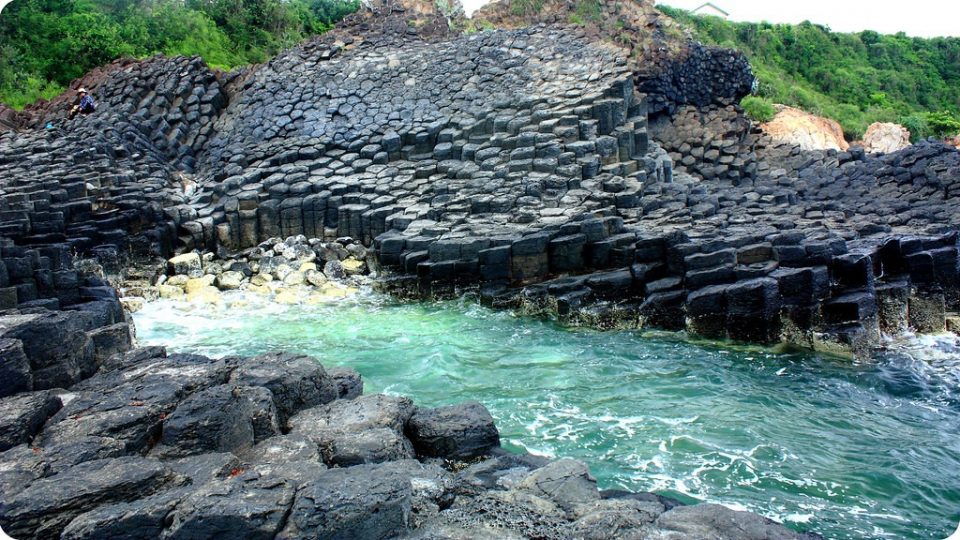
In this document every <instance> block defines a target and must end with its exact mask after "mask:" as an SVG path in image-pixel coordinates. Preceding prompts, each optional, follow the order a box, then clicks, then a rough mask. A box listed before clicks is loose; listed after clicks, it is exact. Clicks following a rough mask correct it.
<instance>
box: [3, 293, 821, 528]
mask: <svg viewBox="0 0 960 540" xmlns="http://www.w3.org/2000/svg"><path fill="white" fill-rule="evenodd" d="M110 303H111V304H112V305H113V306H114V307H115V308H119V304H118V303H117V301H116V299H113V300H112V302H110ZM88 313H92V312H84V311H62V312H51V311H46V310H42V309H41V308H34V309H33V310H32V311H29V312H28V310H24V312H23V313H21V314H4V315H0V328H2V331H3V337H2V340H0V342H2V343H3V347H4V366H7V365H8V364H9V363H10V362H11V361H12V360H11V359H13V358H14V357H17V358H21V359H24V360H25V361H26V362H27V363H26V365H27V366H28V367H29V368H31V369H30V370H28V371H26V372H25V373H24V374H23V376H24V377H26V383H24V384H20V385H19V386H15V387H5V388H4V389H3V395H2V396H0V493H2V494H3V496H2V497H0V527H2V528H3V530H4V531H5V532H6V533H7V534H9V535H11V536H12V537H14V538H37V539H71V540H79V539H87V538H89V539H100V538H129V539H140V538H142V539H155V538H266V539H273V538H278V539H280V538H282V539H297V538H303V539H306V538H354V539H379V538H451V539H452V538H503V537H504V535H508V536H511V537H526V538H557V539H563V538H585V537H589V538H598V539H600V538H611V539H612V538H623V537H624V536H625V535H626V536H631V535H632V536H638V537H655V538H677V539H680V538H718V539H719V538H729V537H732V536H731V535H734V536H736V537H738V538H756V539H758V540H759V539H761V538H764V539H767V538H782V539H796V538H804V537H805V536H801V535H799V534H797V533H794V532H792V531H789V530H788V529H785V528H783V527H782V526H780V525H778V524H776V523H773V522H771V521H769V520H767V519H764V518H761V517H759V516H757V515H755V514H750V513H746V512H735V511H733V510H729V509H727V508H724V507H722V506H716V505H697V506H690V507H688V506H683V505H680V504H679V503H678V502H677V501H674V500H672V499H668V498H664V497H660V496H657V495H654V494H649V493H627V492H611V491H600V490H599V489H598V487H597V484H596V481H595V480H594V478H593V477H592V476H590V473H589V471H588V469H587V467H586V466H585V465H584V464H582V463H579V462H576V461H573V460H563V459H561V460H558V461H549V460H546V459H543V458H537V457H534V456H530V455H518V454H511V453H508V452H505V451H503V450H501V449H500V437H499V433H498V431H497V428H496V426H495V425H494V420H493V418H492V416H491V415H490V413H489V412H488V411H487V410H486V409H485V408H484V407H483V406H482V405H481V404H479V403H476V402H467V403H461V404H455V405H448V406H444V407H439V408H428V407H420V406H417V405H415V404H414V403H413V402H412V401H410V400H409V399H407V398H404V397H398V396H390V395H383V394H363V380H362V378H361V376H360V374H358V373H357V372H355V371H354V370H352V369H349V368H325V367H324V366H323V365H322V364H321V363H320V362H319V361H318V360H317V359H315V358H311V357H308V356H303V355H298V354H291V353H269V354H265V355H261V356H258V357H254V358H237V357H227V358H223V359H211V358H206V357H203V356H197V355H188V354H170V355H168V354H167V353H166V351H165V350H164V349H163V348H162V347H149V348H141V349H131V348H130V342H129V340H127V341H125V342H122V343H117V344H114V346H112V347H106V346H105V345H104V344H103V343H102V342H101V340H99V339H98V338H97V332H98V330H100V329H109V328H111V327H110V326H106V327H98V328H96V327H95V325H96V324H98V323H103V322H109V321H96V320H95V319H94V318H93V317H91V316H88ZM91 327H95V328H93V329H90V328H91ZM51 332H58V333H59V335H58V336H57V337H58V338H62V339H51ZM11 351H13V352H11ZM108 352H111V354H109V355H108V356H104V355H105V354H107V353H108ZM53 374H58V375H59V376H56V377H53ZM30 375H33V380H32V381H31V380H30ZM3 380H4V381H5V382H6V381H8V380H9V379H7V378H4V379H3ZM743 531H747V532H746V533H744V532H743ZM744 534H746V536H744Z"/></svg>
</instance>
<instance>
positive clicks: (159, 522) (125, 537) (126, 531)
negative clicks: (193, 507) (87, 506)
mask: <svg viewBox="0 0 960 540" xmlns="http://www.w3.org/2000/svg"><path fill="white" fill-rule="evenodd" d="M194 490H195V488H194V487H187V488H176V489H171V490H169V491H162V492H160V493H157V494H155V495H151V496H149V497H145V498H143V499H140V500H136V501H130V502H120V503H114V504H105V505H103V506H100V507H98V508H96V509H94V510H91V511H89V512H87V513H85V514H81V515H79V516H77V517H76V518H74V519H73V521H71V522H70V523H69V524H68V525H67V526H66V528H65V529H64V530H63V534H62V535H61V536H60V538H61V540H100V539H103V538H112V539H118V540H119V539H122V540H155V539H156V538H160V537H161V535H162V533H163V529H164V527H165V526H166V524H167V516H169V515H170V513H171V512H173V510H174V509H175V508H176V507H177V504H179V503H180V501H181V500H182V499H183V498H185V497H187V496H188V495H189V494H190V493H191V492H192V491H194Z"/></svg>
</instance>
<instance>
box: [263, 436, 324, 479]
mask: <svg viewBox="0 0 960 540" xmlns="http://www.w3.org/2000/svg"><path fill="white" fill-rule="evenodd" d="M244 457H245V458H246V460H247V461H248V462H249V463H251V464H252V467H253V468H254V470H256V471H257V472H258V473H260V474H262V475H265V476H275V477H278V478H283V479H286V480H288V481H290V482H291V483H293V484H294V485H297V486H300V485H302V484H304V483H306V482H309V481H312V480H314V479H316V477H317V476H318V475H320V474H322V473H323V471H325V470H326V469H327V467H326V465H324V464H323V457H322V456H321V455H320V449H319V448H318V446H317V443H316V442H314V441H312V440H311V439H308V438H307V437H304V436H301V435H294V434H291V435H283V436H278V437H271V438H269V439H267V440H265V441H263V442H261V443H259V444H257V445H256V446H255V447H253V448H252V449H251V450H250V451H249V452H247V453H246V454H244Z"/></svg>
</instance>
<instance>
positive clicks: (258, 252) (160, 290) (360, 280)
mask: <svg viewBox="0 0 960 540" xmlns="http://www.w3.org/2000/svg"><path fill="white" fill-rule="evenodd" d="M375 265H376V261H375V259H374V258H373V257H372V256H371V254H370V252H369V250H367V248H365V247H364V246H363V245H362V244H359V243H357V242H355V241H354V240H353V239H352V238H349V237H343V238H338V239H336V240H334V241H331V242H323V241H322V240H320V239H318V238H311V239H309V240H308V239H307V238H306V237H305V236H303V235H298V236H291V237H288V238H286V239H280V238H271V239H268V240H266V241H264V242H262V243H260V245H258V246H257V247H255V248H250V249H247V250H244V251H243V252H240V253H236V254H233V255H228V256H225V258H218V257H217V256H216V255H215V254H214V253H210V252H207V253H203V254H200V253H197V252H194V251H191V252H187V253H183V254H181V255H177V256H174V257H172V258H170V259H169V260H168V261H166V263H165V264H163V265H161V267H160V268H154V269H153V270H154V271H153V272H152V273H151V272H150V269H149V268H148V267H141V268H138V269H137V271H136V272H135V273H129V272H128V275H127V279H126V280H124V281H123V282H122V283H121V285H120V291H121V293H122V294H123V296H122V297H121V299H120V301H121V303H123V305H124V306H125V307H126V308H127V309H128V310H130V311H133V312H135V311H139V310H140V309H141V308H142V307H143V304H144V303H145V302H148V301H151V300H156V299H157V298H167V299H179V300H185V301H188V302H194V303H200V304H214V305H219V304H222V303H223V302H224V299H223V295H222V293H223V292H227V291H243V292H249V293H254V294H259V295H264V296H268V297H270V298H271V299H272V300H273V301H274V302H276V303H279V304H288V305H289V304H316V303H326V302H331V301H336V300H338V299H342V298H346V297H349V296H352V295H354V294H355V293H357V291H358V290H359V288H360V287H362V286H369V285H370V284H371V283H372V279H371V278H372V275H371V271H372V268H373V267H375Z"/></svg>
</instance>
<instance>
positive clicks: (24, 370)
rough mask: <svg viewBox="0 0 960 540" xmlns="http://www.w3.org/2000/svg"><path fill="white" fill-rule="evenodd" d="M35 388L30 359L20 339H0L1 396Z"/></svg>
mask: <svg viewBox="0 0 960 540" xmlns="http://www.w3.org/2000/svg"><path fill="white" fill-rule="evenodd" d="M32 389H33V375H32V374H31V373H30V360H28V359H27V355H26V354H25V353H24V352H23V342H21V341H20V340H19V339H0V398H2V397H6V396H10V395H13V394H16V393H17V392H27V391H29V390H32Z"/></svg>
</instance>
